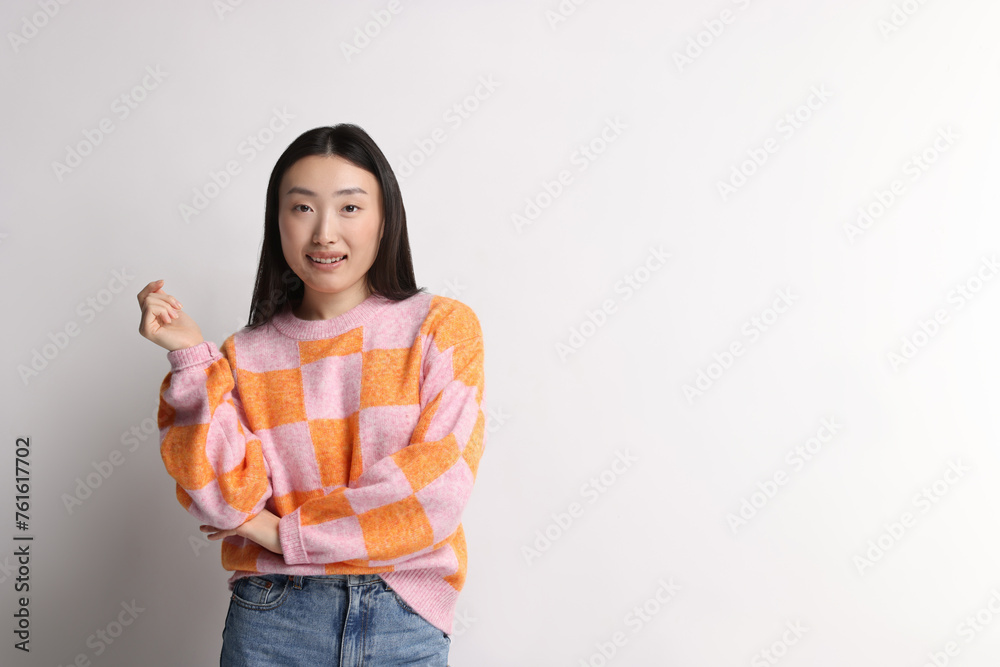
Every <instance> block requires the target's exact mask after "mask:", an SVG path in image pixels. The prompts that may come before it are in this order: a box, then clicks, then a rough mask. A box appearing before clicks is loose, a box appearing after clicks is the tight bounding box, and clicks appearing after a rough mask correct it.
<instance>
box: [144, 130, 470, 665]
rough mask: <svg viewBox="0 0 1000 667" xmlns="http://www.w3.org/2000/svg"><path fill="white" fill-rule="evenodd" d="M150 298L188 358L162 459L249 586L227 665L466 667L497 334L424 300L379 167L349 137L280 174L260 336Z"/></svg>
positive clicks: (313, 134)
mask: <svg viewBox="0 0 1000 667" xmlns="http://www.w3.org/2000/svg"><path fill="white" fill-rule="evenodd" d="M138 297H139V304H140V306H141V308H142V323H141V325H140V329H139V331H140V333H141V334H142V335H143V336H144V337H146V338H148V339H150V340H152V341H153V342H155V343H157V344H158V345H161V346H162V347H164V348H166V349H167V350H168V352H167V359H168V361H169V362H170V372H169V373H168V374H167V376H166V377H165V378H164V380H163V382H162V383H161V385H160V409H159V427H160V441H161V442H160V452H161V455H162V457H163V461H164V464H165V465H166V468H167V471H168V473H169V474H170V475H171V476H172V477H173V478H174V479H175V480H176V482H177V485H176V494H177V499H178V500H179V501H180V503H181V504H182V506H183V507H184V508H185V509H186V510H187V511H188V512H190V513H191V514H192V515H193V516H195V517H196V518H197V519H198V520H199V521H200V522H202V527H201V528H202V531H204V532H206V533H208V536H209V539H214V540H221V541H222V566H223V568H224V569H226V570H230V571H232V572H233V574H232V576H231V577H230V578H229V588H230V590H231V592H232V595H231V599H230V606H229V614H228V616H227V617H226V624H225V629H224V631H223V646H222V665H223V666H225V665H273V664H279V663H280V664H303V665H305V664H310V665H311V664H337V663H334V662H331V660H336V659H337V658H336V657H337V656H343V657H344V659H345V660H348V661H351V663H350V664H354V663H355V662H356V661H357V659H358V657H359V656H364V657H365V661H366V664H370V665H372V666H373V667H374V666H375V665H386V666H389V665H403V664H407V665H409V664H421V665H440V666H445V665H447V660H448V650H449V647H450V644H451V636H450V634H451V631H452V625H453V618H454V612H455V606H456V603H457V598H458V594H459V593H460V592H461V590H462V588H463V585H464V582H465V573H466V555H467V549H466V543H465V533H464V531H463V529H462V523H461V517H462V512H463V510H464V508H465V506H466V504H467V502H468V500H469V497H470V495H471V492H472V487H473V483H474V481H475V477H476V473H477V471H478V467H479V461H480V458H481V457H482V454H483V451H484V448H485V446H486V430H485V424H486V418H485V415H486V403H485V394H484V392H485V384H484V377H483V361H484V357H483V334H482V330H481V328H480V324H479V320H478V318H477V317H476V314H475V313H474V312H473V310H472V309H471V308H470V307H469V306H467V305H465V304H464V303H462V302H460V301H458V300H456V299H451V298H447V297H442V296H436V295H432V294H428V293H426V292H425V291H424V290H423V288H417V286H416V281H415V279H414V275H413V266H412V262H411V260H410V248H409V240H408V238H407V232H406V212H405V209H404V207H403V202H402V197H401V195H400V191H399V186H398V184H397V182H396V178H395V176H394V175H393V172H392V169H391V168H390V167H389V164H388V162H387V160H386V159H385V156H384V155H383V154H382V151H381V150H379V148H378V147H377V146H376V145H375V143H374V142H373V141H372V140H371V138H370V137H369V136H368V135H367V134H366V133H365V132H364V131H363V130H362V129H361V128H359V127H357V126H355V125H347V124H343V125H337V126H335V127H321V128H316V129H314V130H310V131H308V132H306V133H304V134H302V135H301V136H300V137H298V138H297V139H296V140H295V141H294V142H292V144H291V145H290V146H289V147H288V148H287V149H286V150H285V152H284V153H283V154H282V155H281V157H279V158H278V161H277V164H276V165H275V167H274V170H273V171H272V173H271V178H270V181H269V182H268V188H267V197H266V207H265V213H264V238H263V242H262V244H261V254H260V263H259V267H258V271H257V281H256V285H255V287H254V293H253V298H252V302H251V308H250V317H249V321H248V322H247V325H246V326H245V327H243V328H242V329H241V330H240V331H237V332H236V333H234V334H232V335H231V336H229V337H228V338H227V339H226V340H225V342H224V343H223V344H222V345H221V347H219V346H216V345H215V343H214V342H212V341H205V340H204V339H203V338H202V336H201V331H200V329H199V328H198V325H197V324H196V323H195V322H194V320H193V319H191V318H190V317H189V316H188V315H187V314H186V313H185V312H184V311H183V310H182V306H181V303H180V302H179V301H178V300H177V299H176V298H175V297H173V296H171V295H169V294H166V293H164V292H163V281H162V280H158V281H154V282H151V283H149V284H148V285H146V287H145V288H144V289H143V290H142V291H141V292H140V293H139V295H138ZM331 629H332V631H331Z"/></svg>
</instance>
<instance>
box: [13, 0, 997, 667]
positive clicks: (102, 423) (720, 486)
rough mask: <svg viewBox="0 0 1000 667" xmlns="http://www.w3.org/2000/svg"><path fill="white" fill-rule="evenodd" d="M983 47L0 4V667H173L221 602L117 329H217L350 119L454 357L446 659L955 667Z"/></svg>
mask: <svg viewBox="0 0 1000 667" xmlns="http://www.w3.org/2000/svg"><path fill="white" fill-rule="evenodd" d="M998 20H1000V6H998V5H997V4H996V3H994V2H990V1H988V0H954V1H950V2H944V0H937V1H935V0H920V1H918V0H877V1H871V0H868V1H864V2H862V1H861V0H852V1H850V2H844V1H843V0H840V1H838V2H834V1H833V0H813V1H811V2H808V3H807V2H790V1H788V0H782V1H771V2H765V1H764V0H735V1H732V0H714V1H713V2H709V3H703V2H677V1H671V2H637V1H630V2H615V3H611V2H601V1H598V0H590V1H587V2H582V3H579V4H577V3H575V2H573V0H562V1H561V2H560V1H559V0H547V1H541V2H526V1H520V2H504V3H500V2H492V3H489V2H480V3H469V2H457V1H454V0H452V1H449V2H423V3H412V4H411V3H410V2H408V1H407V0H398V1H397V2H394V3H389V2H386V1H381V0H380V1H377V2H362V3H351V4H347V3H333V2H318V1H309V2H291V3H287V2H286V3H277V2H263V1H260V0H245V1H243V2H235V1H234V0H229V1H227V0H219V1H217V2H210V1H208V0H205V1H202V2H194V1H191V0H186V1H183V2H171V3H133V2H122V1H109V0H103V1H93V2H68V3H66V4H62V3H60V2H58V0H35V1H29V0H16V1H9V2H5V3H4V5H3V10H2V21H0V25H2V27H3V31H4V33H5V41H6V53H5V54H4V55H3V56H2V60H3V65H2V74H0V76H2V79H0V83H2V87H3V91H4V94H3V98H2V102H0V108H2V113H3V124H2V127H3V132H2V142H3V145H2V153H0V155H2V157H0V169H2V182H0V279H2V282H3V284H4V285H5V287H6V289H4V290H3V297H2V298H3V314H4V318H3V319H4V323H5V325H4V341H5V344H4V346H3V351H4V360H3V364H2V367H3V370H4V374H3V379H2V391H3V403H2V404H3V411H2V413H0V414H2V416H3V419H2V431H3V432H2V447H0V470H3V471H5V472H4V473H3V474H2V475H0V508H2V511H0V516H3V517H5V519H4V523H3V524H2V526H3V527H2V530H0V540H2V542H3V544H2V545H0V610H2V614H3V618H4V619H5V620H4V621H3V622H2V623H0V637H3V639H2V645H0V662H2V663H3V664H4V665H39V666H41V665H70V664H74V661H77V662H76V664H80V665H84V664H91V665H120V666H130V667H131V666H137V665H142V666H143V667H168V666H171V667H172V666H177V665H184V666H188V665H212V664H217V661H218V653H219V649H220V647H221V637H222V628H223V625H224V622H225V616H226V610H227V606H228V603H229V592H228V590H227V588H226V583H225V581H226V578H227V576H228V575H229V573H228V572H226V571H224V570H222V568H221V564H220V561H219V545H218V543H214V542H213V543H208V542H207V541H205V540H204V539H202V538H201V534H200V533H199V531H198V527H197V526H198V523H197V521H196V520H195V519H194V518H193V517H191V516H190V515H188V514H187V513H186V512H185V511H184V510H183V508H182V507H181V506H180V504H179V503H178V502H177V499H176V497H175V495H174V482H173V480H172V479H171V478H170V477H169V476H168V475H167V474H166V471H165V470H164V468H163V464H162V460H161V459H160V456H159V448H158V445H159V443H158V432H157V431H156V429H155V415H156V408H157V400H158V390H159V384H160V382H161V381H162V380H163V378H164V376H165V375H166V373H167V371H168V370H169V364H168V363H167V361H166V351H165V350H164V349H162V348H159V347H156V346H155V345H154V344H152V343H150V342H149V341H148V340H146V339H144V338H142V337H141V336H140V335H139V334H138V325H139V307H138V302H137V300H136V294H137V293H138V292H139V290H140V289H141V288H142V287H143V286H144V285H145V284H146V283H148V282H150V281H153V280H156V279H158V278H163V279H164V280H165V281H166V284H165V290H166V291H167V292H168V293H171V294H173V295H175V296H177V297H178V298H179V299H180V300H181V301H182V302H183V303H184V306H185V311H186V312H187V313H188V314H189V315H191V316H192V317H193V318H194V319H195V320H196V321H197V322H198V323H199V325H200V326H201V328H202V331H203V333H204V335H205V337H206V339H211V340H214V341H216V342H217V343H221V341H222V340H224V339H225V338H226V337H227V336H228V335H229V334H231V333H233V332H234V331H236V330H237V329H239V328H241V327H242V326H243V325H244V324H246V320H247V316H248V314H249V305H250V296H251V293H252V288H253V280H254V276H255V271H256V266H257V260H258V253H259V247H260V240H261V234H262V229H263V215H264V194H265V188H266V183H267V179H268V176H269V174H270V171H271V168H272V167H273V165H274V161H275V160H276V159H277V157H278V155H279V154H280V153H281V152H282V151H283V150H284V148H285V147H286V146H287V145H288V144H289V143H290V142H291V141H292V140H293V139H294V138H295V137H296V136H298V135H299V134H300V133H302V132H304V131H306V130H308V129H311V128H313V127H317V126H320V125H333V124H336V123H339V122H353V123H357V124H358V125H360V126H361V127H363V128H364V129H365V130H366V131H368V132H369V133H370V134H371V136H372V137H373V138H374V140H375V141H376V143H378V144H379V146H380V147H381V148H382V150H383V151H384V152H385V154H386V156H387V157H388V158H389V160H390V163H391V164H392V166H393V168H394V170H395V171H396V173H397V177H398V178H399V180H400V182H401V186H402V191H403V197H404V201H405V204H406V208H407V217H408V221H409V224H408V228H409V235H410V242H411V248H412V251H413V257H414V265H415V270H416V276H417V282H418V284H419V285H421V286H425V287H427V288H428V290H429V291H430V292H432V293H435V294H443V295H445V296H451V297H453V298H457V299H459V300H461V301H463V302H464V303H467V304H469V305H470V306H471V307H472V308H473V309H474V310H475V311H476V313H477V314H478V316H479V318H480V320H481V323H482V326H483V330H484V339H485V348H486V382H487V385H488V386H489V387H490V389H489V393H490V399H491V405H490V406H489V407H490V408H491V410H492V413H491V417H492V419H491V423H490V428H491V432H490V444H489V447H488V448H487V450H486V451H485V454H484V457H483V460H482V464H481V467H480V469H479V474H478V478H477V482H476V488H475V490H474V492H473V497H472V500H471V502H470V504H469V506H468V507H467V509H466V512H465V515H464V518H463V524H464V527H465V530H466V534H467V538H468V546H469V569H468V579H467V583H466V587H465V589H464V590H463V592H462V595H461V598H460V600H459V605H458V617H457V620H456V625H455V637H454V641H453V648H452V654H451V664H452V665H462V666H465V667H491V666H494V665H495V666H500V665H529V666H543V665H544V666H549V665H573V666H583V665H591V666H593V667H601V666H603V665H630V666H632V665H634V666H643V665H685V666H690V667H694V666H704V667H719V666H721V665H750V666H751V667H757V666H759V665H774V664H780V665H782V666H783V667H784V666H786V665H787V666H788V667H792V666H794V665H808V666H810V667H826V666H831V667H832V666H834V665H845V664H849V665H858V666H862V665H863V666H866V667H867V666H870V667H883V666H885V665H901V666H902V665H905V666H910V667H920V666H921V665H924V664H938V665H944V664H949V665H959V666H961V667H973V666H984V667H985V666H987V665H995V664H996V662H997V658H998V656H1000V569H998V567H997V563H998V562H1000V519H998V507H1000V490H998V484H997V483H996V479H997V475H998V472H1000V457H998V456H997V445H998V438H1000V428H998V421H997V415H998V411H997V405H998V400H1000V384H998V382H997V371H998V367H1000V353H998V349H997V343H996V341H997V340H998V333H1000V326H998V325H1000V317H998V305H1000V276H998V275H997V274H998V272H1000V265H998V264H997V262H998V261H1000V227H998V224H997V223H998V214H1000V201H998V196H997V193H998V188H997V183H998V180H1000V168H998V158H997V156H998V150H1000V130H998V127H997V119H998V118H1000V90H998V84H1000V43H998V41H997V39H996V28H995V26H996V25H997V21H998ZM227 169H229V172H227ZM26 436H27V437H30V442H31V444H30V450H31V457H30V471H31V474H30V492H29V494H28V495H29V496H30V498H29V501H28V502H29V505H30V509H29V512H28V514H29V515H30V522H29V527H28V529H27V530H19V529H18V528H17V527H16V525H15V523H14V520H15V517H14V512H15V509H16V508H15V502H17V499H16V498H15V495H16V493H17V492H16V489H15V484H14V482H15V480H14V477H15V456H16V438H18V437H26ZM26 534H27V535H33V536H34V540H33V541H31V542H30V545H31V547H30V549H31V557H30V562H29V564H28V567H29V571H28V575H27V576H28V577H30V579H29V580H28V583H29V585H30V592H27V593H25V592H18V591H17V590H15V585H17V584H18V581H17V579H18V576H19V575H18V571H17V567H18V563H17V559H16V557H15V556H14V552H15V549H16V548H17V547H18V546H20V545H22V544H23V542H18V541H15V539H14V538H15V537H17V536H23V535H26ZM22 579H23V577H22ZM22 583H23V582H22ZM25 595H26V596H27V597H28V598H29V602H28V609H29V612H30V625H29V627H30V649H31V651H30V653H27V654H26V653H23V652H22V651H19V650H17V649H16V648H15V647H14V644H15V642H16V641H17V637H16V635H15V634H14V630H15V629H16V627H17V623H18V619H17V618H15V617H14V614H15V612H16V611H17V609H18V608H19V607H20V605H19V603H18V598H19V597H22V596H25ZM128 608H131V611H129V609H128ZM119 623H123V624H124V625H118V624H119ZM125 623H127V624H125ZM100 633H104V634H103V636H102V634H100Z"/></svg>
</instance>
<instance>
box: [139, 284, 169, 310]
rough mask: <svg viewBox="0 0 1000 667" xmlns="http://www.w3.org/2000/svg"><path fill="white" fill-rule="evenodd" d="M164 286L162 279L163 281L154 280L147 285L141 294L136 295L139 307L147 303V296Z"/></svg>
mask: <svg viewBox="0 0 1000 667" xmlns="http://www.w3.org/2000/svg"><path fill="white" fill-rule="evenodd" d="M162 286H163V280H162V279H161V280H154V281H153V282H151V283H147V284H146V286H145V287H143V288H142V289H141V290H140V291H139V293H138V294H137V295H136V298H137V299H139V305H142V302H143V301H145V299H146V295H147V294H149V293H150V292H153V291H154V287H155V288H156V289H159V288H160V287H162Z"/></svg>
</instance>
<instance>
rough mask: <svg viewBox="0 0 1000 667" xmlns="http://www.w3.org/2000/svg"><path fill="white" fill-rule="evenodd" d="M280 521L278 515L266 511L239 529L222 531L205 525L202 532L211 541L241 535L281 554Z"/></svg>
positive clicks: (262, 511)
mask: <svg viewBox="0 0 1000 667" xmlns="http://www.w3.org/2000/svg"><path fill="white" fill-rule="evenodd" d="M278 521H279V517H278V515H277V514H274V513H272V512H271V511H270V510H266V509H265V510H261V512H260V513H259V514H258V515H257V516H255V517H254V518H252V519H250V520H249V521H247V522H246V523H243V524H242V525H240V526H239V527H237V528H232V529H230V530H222V529H220V528H216V527H215V526H209V525H204V524H203V525H202V526H201V531H202V532H203V533H208V535H206V537H207V538H208V539H210V540H221V539H223V538H225V537H228V536H230V535H239V536H240V537H245V538H247V539H248V540H253V541H254V542H256V543H257V544H259V545H260V546H262V547H264V548H265V549H267V550H268V551H272V552H274V553H276V554H280V553H282V551H281V540H280V539H279V538H278Z"/></svg>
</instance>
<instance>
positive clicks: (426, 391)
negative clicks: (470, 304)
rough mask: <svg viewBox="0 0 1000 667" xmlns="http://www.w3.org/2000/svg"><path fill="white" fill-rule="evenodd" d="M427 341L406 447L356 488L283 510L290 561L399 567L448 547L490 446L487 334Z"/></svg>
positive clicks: (282, 523)
mask: <svg viewBox="0 0 1000 667" xmlns="http://www.w3.org/2000/svg"><path fill="white" fill-rule="evenodd" d="M463 333H474V334H475V335H473V336H472V337H469V338H464V337H463V339H462V340H460V341H458V342H456V343H454V344H452V345H450V346H448V347H446V348H445V349H443V350H440V351H438V348H437V345H435V344H434V343H432V344H431V345H430V346H429V350H430V352H429V355H430V354H433V358H432V359H429V360H425V362H424V363H425V366H424V379H423V381H422V382H421V386H420V406H421V407H420V415H419V417H418V420H417V424H416V427H415V429H414V431H413V435H412V436H411V437H410V441H409V444H407V446H405V447H403V448H402V449H400V450H398V451H396V452H395V453H393V454H391V455H389V456H386V457H385V458H383V459H381V460H379V461H376V462H375V463H373V464H372V465H371V466H370V467H369V468H367V469H366V470H365V471H364V473H362V474H361V475H360V476H359V477H358V479H357V480H355V484H354V485H353V486H347V487H340V488H338V489H335V490H334V491H332V492H330V493H329V494H327V495H325V496H322V497H319V498H312V499H310V500H308V501H306V502H305V503H303V504H302V505H300V506H299V507H297V508H296V509H295V510H294V511H293V512H290V513H289V514H286V515H285V516H283V517H281V519H280V520H279V523H278V535H279V538H280V540H281V548H282V551H283V553H284V560H285V562H286V563H287V564H289V565H297V564H300V563H336V562H341V561H346V562H348V563H350V564H352V565H359V566H363V567H380V566H385V565H394V564H397V563H400V562H403V561H405V560H408V559H410V558H413V557H415V556H419V555H422V554H424V553H427V552H429V551H432V550H434V549H436V548H439V547H441V546H442V543H443V542H445V541H446V539H447V538H449V537H450V536H451V535H453V534H454V532H455V531H456V530H457V528H458V526H459V524H460V522H461V515H462V511H463V510H464V508H465V505H466V503H467V502H468V500H469V497H470V494H471V492H472V485H473V482H474V481H475V476H476V472H477V470H478V467H479V459H480V457H481V456H482V453H483V449H484V447H485V444H486V443H485V433H486V429H485V424H486V418H485V412H484V408H485V403H484V390H485V387H484V379H483V338H482V333H481V330H480V329H479V323H478V321H477V320H475V319H474V318H473V323H472V326H471V327H467V328H465V329H464V330H463Z"/></svg>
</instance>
